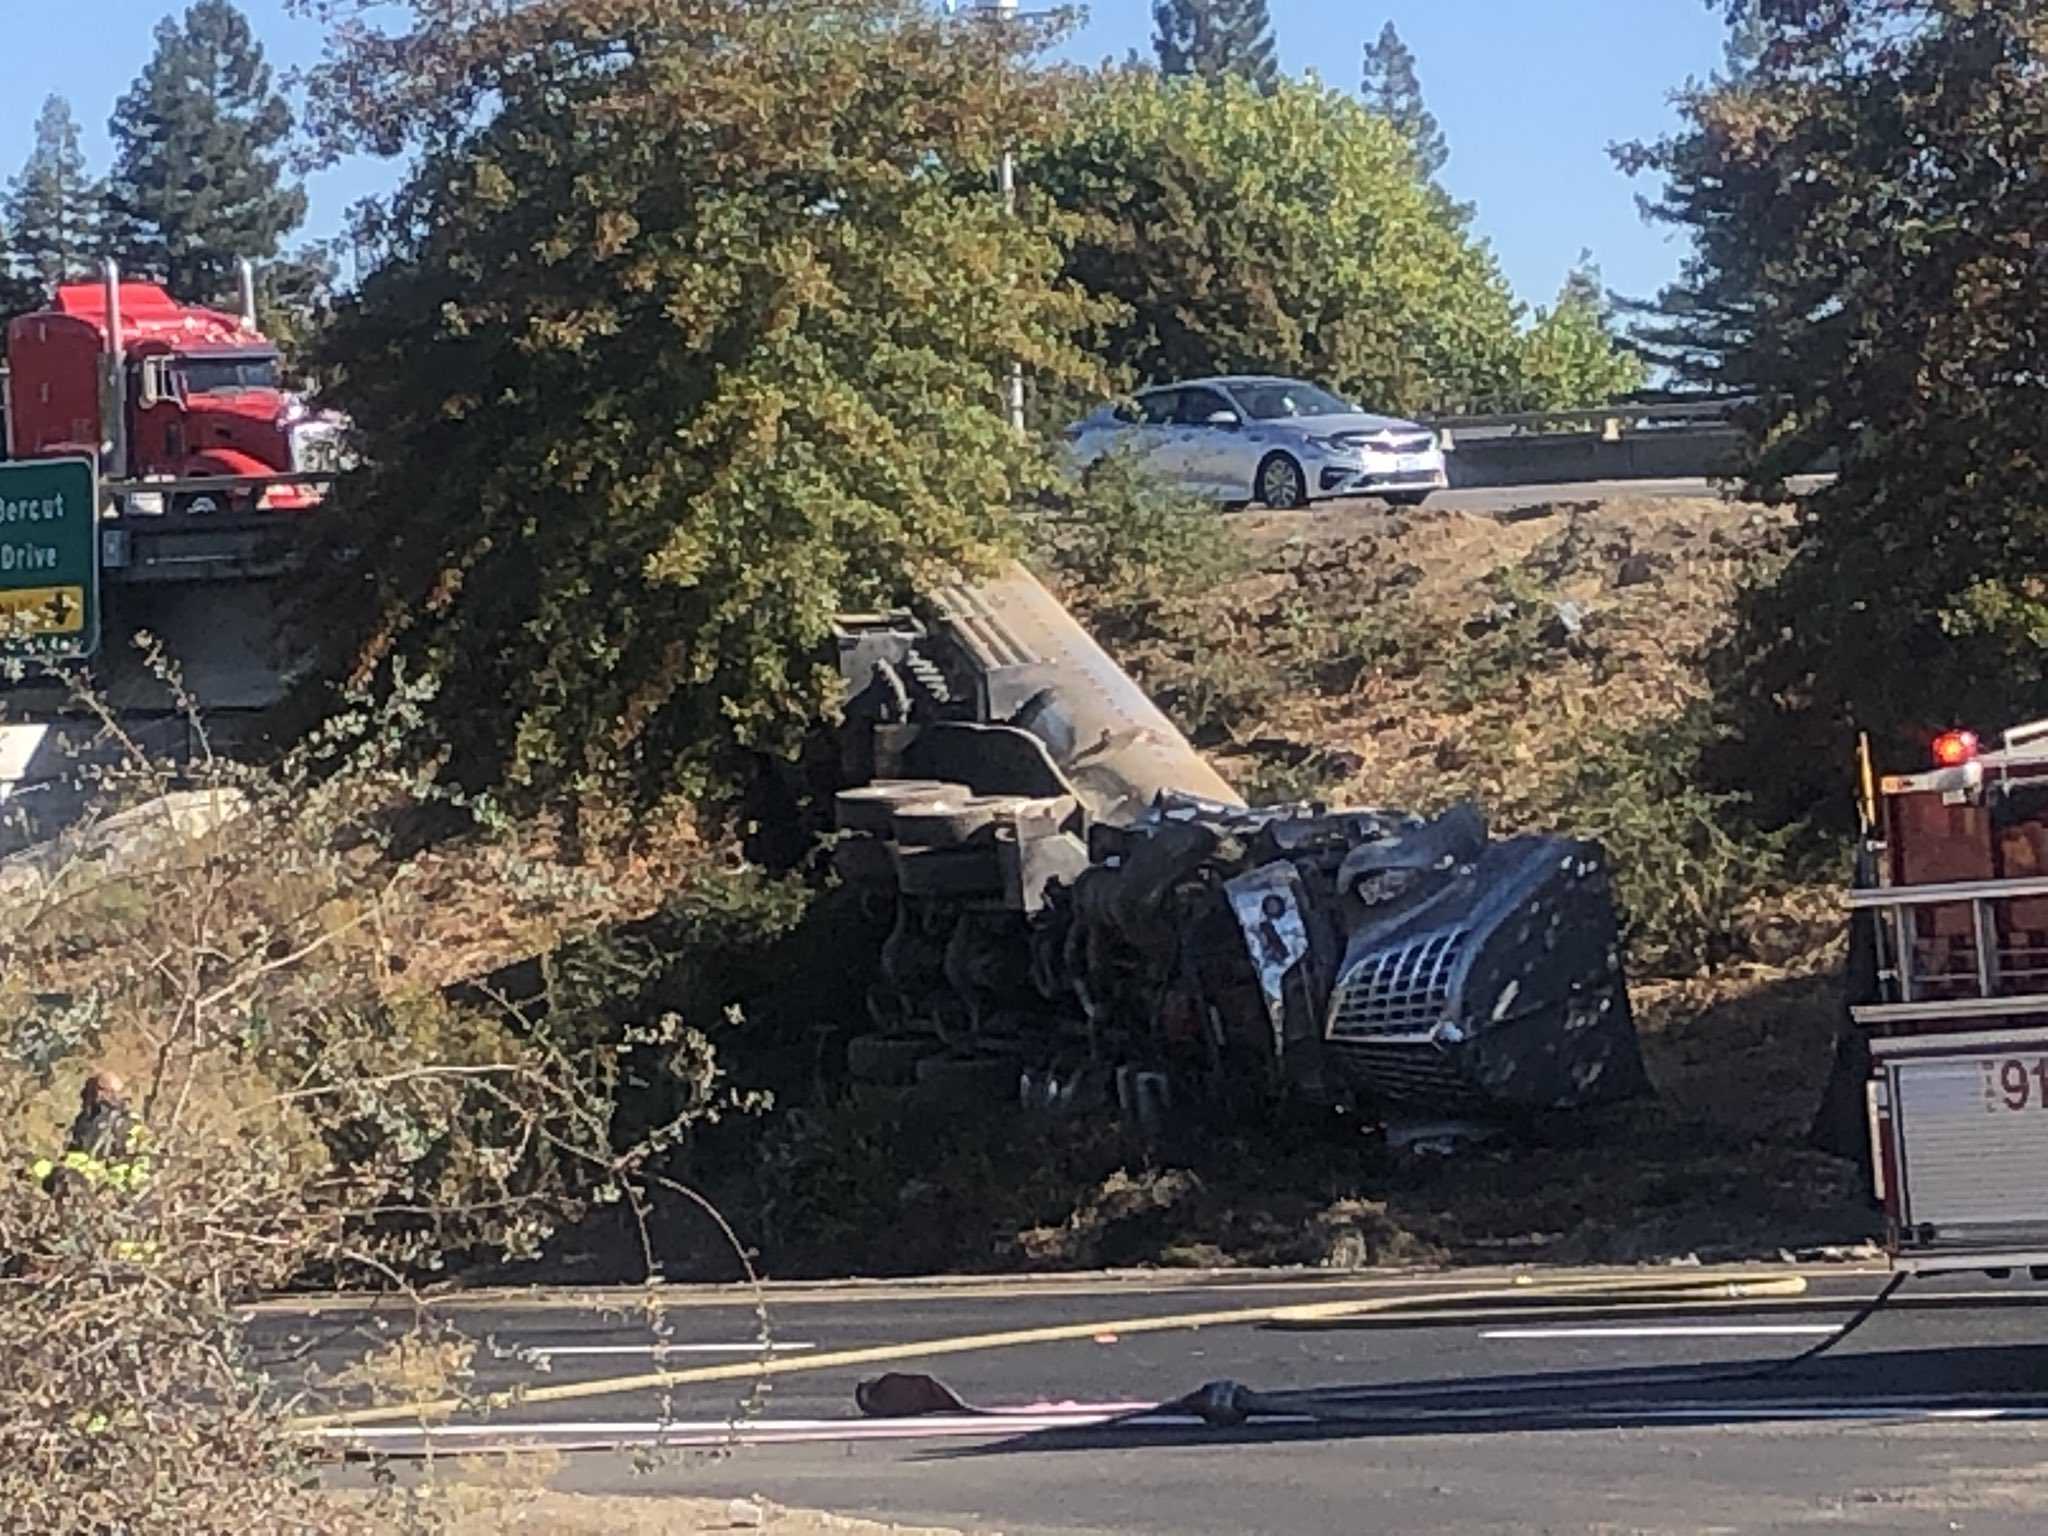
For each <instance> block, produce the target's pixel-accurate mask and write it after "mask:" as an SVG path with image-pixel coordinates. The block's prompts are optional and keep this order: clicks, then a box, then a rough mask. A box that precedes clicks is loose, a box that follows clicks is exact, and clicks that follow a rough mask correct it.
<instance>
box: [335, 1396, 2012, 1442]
mask: <svg viewBox="0 0 2048 1536" xmlns="http://www.w3.org/2000/svg"><path fill="white" fill-rule="evenodd" d="M2000 1395H2002V1394H2000ZM2014 1396H2018V1394H2014ZM1150 1406H1151V1405H1148V1404H1144V1403H1130V1404H1123V1405H1115V1406H1114V1407H1111V1406H1108V1405H1103V1406H1097V1405H1089V1406H1088V1407H1085V1408H1084V1407H1081V1406H1080V1405H1076V1407H1075V1408H1073V1409H1071V1410H1056V1411H1053V1412H1030V1411H1018V1410H1009V1411H1005V1412H1002V1413H995V1414H987V1415H982V1414H973V1415H957V1414H955V1415H949V1414H930V1415H925V1416H922V1417H918V1418H909V1419H761V1420H755V1421H753V1422H751V1423H747V1422H735V1421H732V1420H707V1419H699V1420H672V1421H669V1422H666V1423H665V1422H663V1421H662V1420H659V1419H601V1420H591V1421H589V1422H581V1423H579V1422H576V1421H573V1420H569V1421H547V1422H540V1423H522V1424H436V1425H424V1426H423V1425H416V1424H415V1425H398V1424H382V1425H365V1426H361V1427H353V1428H352V1427H349V1426H332V1427H328V1428H324V1429H319V1430H315V1431H313V1433H314V1434H316V1435H317V1436H319V1437H320V1438H322V1439H326V1440H331V1441H337V1442H341V1443H344V1444H347V1443H353V1444H356V1445H360V1446H365V1447H368V1446H370V1445H373V1444H377V1443H385V1444H399V1445H403V1444H404V1443H407V1442H413V1443H417V1444H420V1445H422V1446H425V1445H430V1444H432V1443H433V1442H435V1441H437V1440H438V1441H464V1442H475V1441H480V1440H487V1439H489V1440H495V1441H498V1442H501V1443H503V1444H506V1445H517V1444H519V1443H521V1442H522V1441H524V1442H542V1443H545V1442H548V1441H562V1440H569V1441H584V1442H604V1443H607V1444H609V1443H612V1442H616V1441H619V1440H627V1439H643V1440H652V1441H658V1442H660V1443H661V1444H664V1445H671V1446H678V1447H687V1446H701V1445H728V1444H743V1445H803V1444H818V1443H830V1442H843V1441H854V1440H921V1439H950V1438H963V1437H980V1438H989V1437H993V1436H1000V1435H1014V1434H1028V1433H1034V1432H1045V1431H1050V1430H1061V1429H1066V1430H1073V1429H1092V1428H1097V1427H1100V1426H1104V1425H1108V1424H1112V1423H1115V1422H1117V1421H1118V1420H1122V1421H1124V1423H1123V1425H1122V1426H1120V1427H1128V1428H1132V1429H1155V1430H1164V1429H1186V1428H1189V1427H1191V1426H1194V1425H1198V1424H1200V1423H1201V1422H1202V1421H1201V1420H1200V1419H1198V1418H1196V1417H1194V1416H1193V1415H1192V1414H1187V1413H1171V1412H1168V1413H1155V1412H1147V1411H1146V1410H1147V1409H1148V1408H1149V1407H1150ZM1135 1414H1143V1415H1144V1416H1143V1417H1132V1415H1135ZM1337 1417H1338V1419H1339V1421H1340V1422H1341V1421H1343V1420H1344V1419H1346V1418H1348V1419H1350V1420H1352V1421H1353V1422H1357V1423H1360V1424H1372V1423H1381V1424H1387V1425H1394V1424H1404V1423H1405V1424H1415V1423H1459V1422H1469V1421H1472V1420H1492V1421H1496V1422H1497V1421H1500V1420H1505V1419H1515V1418H1546V1419H1559V1418H1563V1419H1569V1420H1572V1421H1574V1422H1586V1421H1598V1420H1601V1419H1618V1420H1621V1421H1623V1422H1626V1423H1630V1424H1638V1423H1642V1424H1649V1423H1676V1424H1693V1425H1697V1426H1700V1427H1703V1428H1715V1427H1719V1426H1722V1425H1728V1424H1742V1423H1754V1422H1770V1421H1780V1422H1783V1421H1789V1420H1806V1421H1823V1422H1834V1423H1898V1422H1919V1423H1986V1422H1997V1421H2015V1422H2018V1421H2034V1420H2040V1419H2044V1418H2048V1402H2043V1401H2042V1400H2040V1399H2038V1398H2031V1399H2027V1400H2025V1401H2020V1402H2012V1403H2010V1404H2009V1405H2004V1404H2000V1403H1999V1402H1997V1401H1984V1400H1978V1401H1975V1402H1970V1401H1968V1400H1962V1401H1958V1400H1957V1399H1955V1398H1952V1397H1949V1398H1943V1397H1935V1398H1929V1399H1917V1400H1916V1399H1911V1398H1907V1399H1895V1400H1891V1401H1882V1402H1872V1403H1858V1404H1845V1403H1841V1402H1813V1401H1804V1402H1802V1401H1785V1402H1772V1401H1770V1400H1768V1399H1755V1398H1752V1399H1748V1400H1741V1401H1726V1402H1719V1401H1714V1400H1712V1399H1704V1400H1698V1401H1690V1402H1678V1403H1651V1402H1622V1401H1612V1402H1596V1403H1586V1404H1578V1405H1573V1404H1557V1405H1553V1406H1531V1407H1529V1408H1525V1409H1522V1410H1520V1411H1515V1410H1502V1409H1499V1408H1444V1409H1425V1410H1420V1411H1407V1412H1395V1413H1388V1414H1380V1415H1374V1414H1354V1415H1338V1416H1337ZM1255 1422H1257V1423H1261V1424H1268V1425H1279V1424H1308V1423H1314V1422H1316V1416H1315V1415H1313V1414H1309V1413H1300V1414H1270V1415H1269V1414H1261V1415H1259V1417H1258V1419H1257V1420H1256V1421H1255Z"/></svg>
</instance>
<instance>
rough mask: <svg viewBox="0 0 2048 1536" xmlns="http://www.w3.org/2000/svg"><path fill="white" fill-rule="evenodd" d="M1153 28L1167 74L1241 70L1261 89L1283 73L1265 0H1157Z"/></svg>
mask: <svg viewBox="0 0 2048 1536" xmlns="http://www.w3.org/2000/svg"><path fill="white" fill-rule="evenodd" d="M1152 29H1153V30H1152V51H1153V52H1154V53H1155V54H1157V55H1158V57H1159V72H1160V73H1161V74H1163V75H1200V76H1202V77H1203V78H1204V79H1209V80H1213V79H1216V78H1217V77H1219V76H1222V75H1236V76H1239V77H1240V78H1242V79H1245V80H1249V81H1251V83H1252V84H1253V85H1256V86H1259V87H1261V88H1262V89H1270V88H1271V87H1272V86H1273V85H1275V84H1276V83H1277V82H1278V81H1279V79H1280V65H1279V63H1278V62H1277V60H1276V59H1275V58H1274V54H1273V18H1272V16H1271V15H1270V14H1269V13H1268V11H1267V9H1266V0H1152Z"/></svg>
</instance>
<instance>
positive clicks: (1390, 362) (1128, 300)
mask: <svg viewBox="0 0 2048 1536" xmlns="http://www.w3.org/2000/svg"><path fill="white" fill-rule="evenodd" d="M1040 143H1041V145H1042V147H1039V148H1036V149H1034V150H1032V151H1029V152H1028V155H1027V163H1026V165H1025V185H1026V186H1027V187H1028V188H1031V189H1033V191H1034V192H1035V193H1037V194H1038V195H1039V196H1041V197H1044V198H1046V199H1048V200H1049V201H1050V202H1051V203H1052V204H1053V205H1054V206H1055V207H1056V208H1057V209H1058V210H1060V211H1061V212H1063V213H1065V214H1067V215H1070V216H1071V217H1072V218H1073V219H1074V220H1075V221H1076V228H1075V233H1074V235H1073V238H1072V241H1071V244H1070V246H1069V254H1068V258H1067V272H1068V275H1069V276H1070V277H1072V279H1073V280H1074V281H1075V282H1076V283H1078V284H1080V285H1081V286H1082V287H1084V288H1086V289H1087V290H1089V291H1090V292H1092V293H1095V294H1098V295H1101V296H1105V297H1108V298H1112V299H1114V300H1116V301H1117V304H1118V306H1119V313H1118V315H1117V316H1116V317H1115V318H1114V319H1112V320H1110V321H1109V322H1108V323H1106V324H1105V325H1104V326H1103V328H1102V333H1101V336H1100V338H1099V345H1100V348H1101V350H1102V352H1103V354H1104V355H1105V357H1106V358H1107V359H1108V361H1109V362H1110V363H1111V364H1112V366H1113V367H1114V368H1115V369H1116V371H1117V372H1118V374H1119V375H1120V376H1121V377H1122V379H1123V380H1124V381H1125V382H1126V383H1141V382H1144V381H1147V380H1158V379H1168V378H1174V377H1186V376H1190V375H1195V374H1203V373H1212V372H1229V371H1234V370H1240V369H1270V370H1273V371H1276V372H1283V373H1292V374H1305V375H1308V376H1311V377H1313V378H1316V379H1319V380H1322V381H1323V382H1325V383H1327V384H1329V385H1331V386H1332V387H1334V388H1336V389H1338V390H1339V391H1341V392H1344V393H1347V394H1350V395H1353V396H1356V397H1358V398H1360V399H1363V400H1366V401H1368V402H1370V403H1371V404H1373V405H1374V406H1375V407H1380V408H1387V409H1397V410H1422V409H1428V408H1433V407H1451V406H1457V407H1462V406H1468V405H1469V406H1475V407H1478V406H1484V405H1490V404H1495V403H1498V402H1501V401H1504V400H1508V399H1511V398H1512V397H1513V391H1514V389H1515V386H1516V369H1517V349H1518V345H1519V343H1518V338H1517V334H1516V328H1515V327H1516V318H1517V316H1516V307H1515V304H1514V300H1513V298H1512V296H1511V294H1510V292H1509V290H1508V287H1507V284H1506V283H1505V282H1504V281H1503V279H1502V277H1501V274H1500V271H1499V269H1498V267H1497V266H1496V264H1495V262H1494V260H1493V257H1492V256H1491V254H1490V253H1489V252H1488V251H1487V250H1486V248H1485V247H1484V246H1482V245H1480V244H1477V243H1476V242H1473V241H1471V240H1469V239H1467V238H1466V237H1465V235H1464V233H1463V231H1462V230H1461V228H1460V227H1459V226H1458V225H1457V223H1456V221H1455V220H1454V219H1452V218H1451V217H1449V216H1448V214H1447V213H1446V211H1445V210H1444V208H1443V207H1442V205H1441V203H1440V201H1439V200H1438V199H1437V198H1435V197H1434V196H1433V195H1432V191H1431V189H1430V188H1429V187H1428V186H1427V185H1426V184H1425V183H1424V182H1423V181H1422V179H1421V177H1420V175H1419V173H1418V170H1417V168H1416V166H1415V162H1414V157H1413V155H1412V154H1411V153H1410V150H1409V147H1408V145H1407V143H1406V141H1405V140H1404V139H1403V138H1402V137H1401V135H1400V133H1399V132H1398V131H1397V130H1396V129H1395V128H1394V126H1393V125H1392V124H1391V123H1389V122H1388V121H1387V120H1386V119H1385V118H1383V117H1380V116H1378V115H1377V114H1375V113H1373V112H1370V111H1368V110H1366V108H1365V107H1363V106H1362V105H1360V103H1359V102H1358V101H1357V100H1356V99H1355V98H1353V97H1351V96H1349V95H1347V94H1346V93H1344V92H1341V91H1336V90H1332V89H1328V88H1325V87H1323V86H1319V85H1315V84H1313V83H1308V82H1293V81H1290V82H1284V83H1282V84H1281V85H1279V86H1278V87H1277V88H1275V89H1274V90H1273V91H1271V92H1262V91H1259V90H1257V89H1256V88H1254V87H1252V86H1251V85H1249V84H1247V83H1245V82H1243V81H1240V80H1234V79H1223V80H1216V81H1208V80H1200V79H1172V78H1165V79H1162V78H1159V77H1156V76H1148V75H1138V74H1131V73H1122V72H1119V73H1112V74H1108V75H1104V76H1101V77H1098V78H1097V79H1096V81H1095V82H1094V85H1093V88H1092V89H1091V90H1089V91H1088V92H1087V93H1086V94H1085V95H1084V96H1083V97H1082V98H1081V99H1079V100H1078V101H1076V103H1075V104H1074V107H1073V111H1072V115H1071V118H1070V120H1069V122H1068V124H1067V126H1066V129H1065V131H1064V133H1063V134H1062V135H1061V136H1060V137H1058V138H1057V139H1049V140H1045V141H1040Z"/></svg>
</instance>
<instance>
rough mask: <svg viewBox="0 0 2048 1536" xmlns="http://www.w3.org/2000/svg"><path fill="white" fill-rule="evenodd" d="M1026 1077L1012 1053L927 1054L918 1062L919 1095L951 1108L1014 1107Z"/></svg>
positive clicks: (985, 1108) (1021, 1066)
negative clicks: (985, 1054) (973, 1054)
mask: <svg viewBox="0 0 2048 1536" xmlns="http://www.w3.org/2000/svg"><path fill="white" fill-rule="evenodd" d="M1023 1079H1024V1068H1023V1064H1022V1063H1021V1062H1019V1061H1017V1060H1015V1059H1014V1058H1012V1057H1008V1056H927V1057H926V1058H925V1059H924V1060H923V1061H920V1062H919V1063H918V1064H917V1093H918V1097H919V1098H921V1099H924V1100H926V1101H927V1102H930V1103H937V1104H944V1105H946V1106H948V1107H949V1108H950V1107H958V1108H962V1109H982V1110H989V1109H1003V1108H1014V1107H1015V1106H1016V1105H1017V1104H1018V1102H1019V1090H1020V1087H1021V1085H1022V1083H1023Z"/></svg>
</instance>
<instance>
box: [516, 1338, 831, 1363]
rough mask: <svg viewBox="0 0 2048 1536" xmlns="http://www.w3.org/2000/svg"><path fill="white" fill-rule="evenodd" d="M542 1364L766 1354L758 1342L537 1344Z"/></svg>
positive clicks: (782, 1350)
mask: <svg viewBox="0 0 2048 1536" xmlns="http://www.w3.org/2000/svg"><path fill="white" fill-rule="evenodd" d="M817 1347H818V1346H817V1345H816V1344H799V1343H788V1344H770V1345H768V1346H767V1348H766V1351H765V1352H766V1353H768V1354H771V1355H786V1354H794V1353H796V1352H797V1351H800V1350H806V1349H816V1348H817ZM528 1352H529V1353H531V1354H533V1355H535V1356H537V1357H538V1358H540V1359H543V1360H552V1359H554V1358H555V1357H556V1356H557V1355H653V1356H654V1357H655V1358H656V1359H659V1358H660V1357H661V1356H663V1355H758V1354H761V1353H763V1352H764V1351H763V1348H762V1346H761V1344H760V1343H759V1342H754V1343H748V1344H535V1345H532V1346H531V1347H530V1349H529V1351H528Z"/></svg>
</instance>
